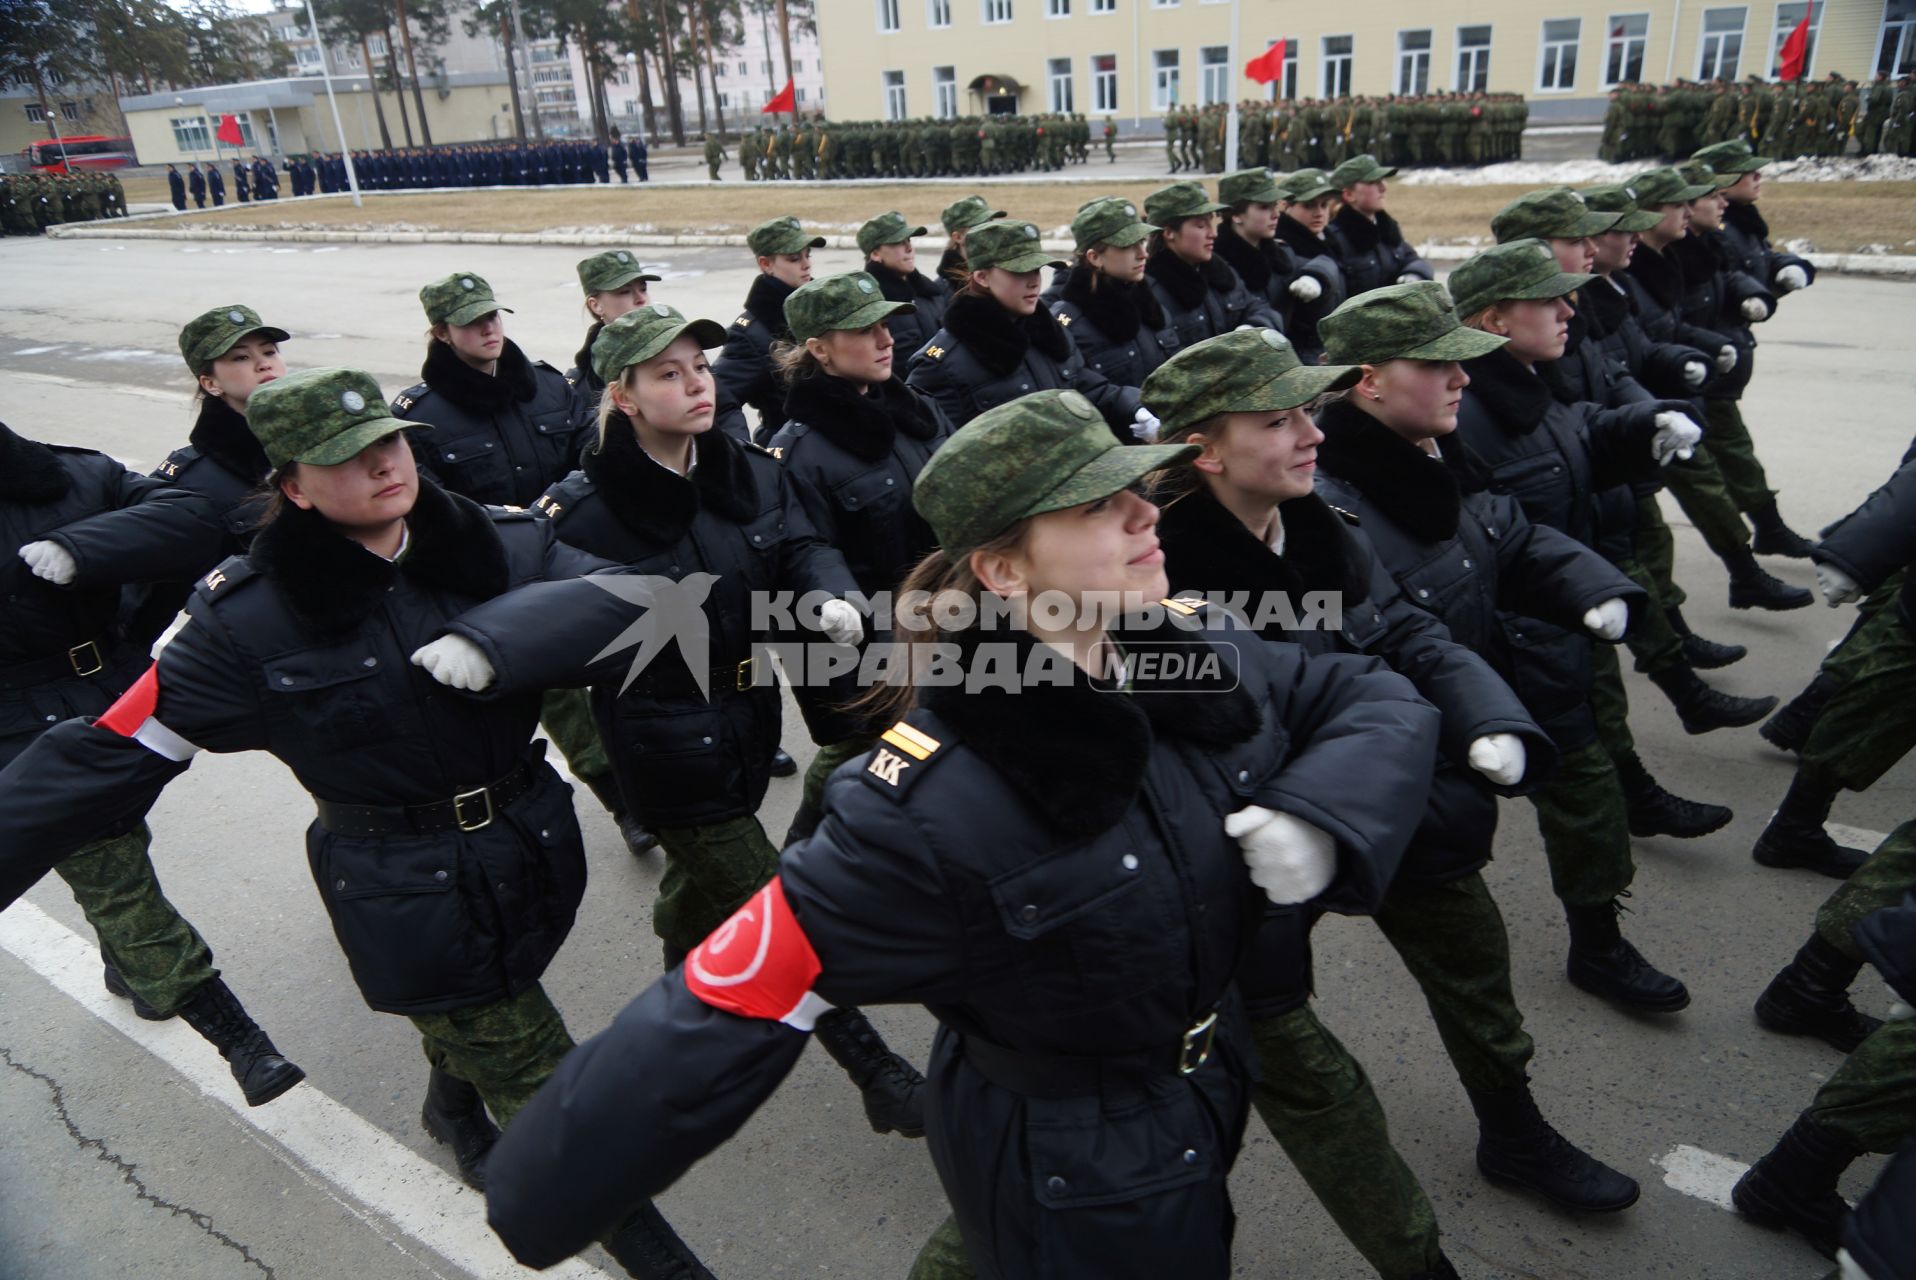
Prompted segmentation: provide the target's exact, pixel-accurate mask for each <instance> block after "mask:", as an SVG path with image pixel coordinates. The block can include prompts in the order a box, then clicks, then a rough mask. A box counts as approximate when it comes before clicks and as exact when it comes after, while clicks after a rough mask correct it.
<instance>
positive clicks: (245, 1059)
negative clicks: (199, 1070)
mask: <svg viewBox="0 0 1916 1280" xmlns="http://www.w3.org/2000/svg"><path fill="white" fill-rule="evenodd" d="M179 1012H180V1016H181V1017H182V1018H184V1019H186V1023H187V1025H188V1026H190V1027H192V1028H193V1030H195V1031H197V1032H199V1033H200V1034H201V1035H202V1036H204V1037H206V1040H207V1043H209V1044H211V1045H212V1046H213V1047H214V1048H215V1049H218V1050H219V1051H220V1057H222V1058H225V1059H226V1064H227V1065H228V1066H229V1067H231V1068H232V1069H233V1079H235V1080H237V1081H238V1082H239V1087H240V1092H241V1093H243V1094H245V1095H246V1105H247V1106H249V1107H263V1106H265V1105H266V1104H267V1103H269V1102H271V1101H272V1100H273V1099H274V1098H277V1097H279V1095H280V1094H282V1093H285V1092H286V1091H287V1090H288V1089H290V1088H292V1087H293V1086H294V1085H296V1084H298V1083H299V1082H300V1081H301V1080H304V1079H305V1078H306V1073H305V1072H304V1071H301V1070H300V1069H299V1068H298V1067H296V1066H294V1065H293V1064H292V1063H290V1062H288V1061H287V1060H286V1059H285V1058H283V1057H281V1056H280V1052H279V1050H278V1049H275V1048H274V1047H273V1042H272V1041H271V1040H269V1039H268V1038H267V1036H266V1033H265V1032H264V1031H261V1030H260V1029H259V1024H258V1023H256V1022H254V1021H253V1020H252V1019H251V1018H249V1017H247V1016H246V1010H245V1009H244V1008H242V1007H241V1005H240V1002H239V997H238V996H235V995H234V994H233V993H232V992H231V991H230V990H228V989H227V986H226V984H225V983H224V982H222V981H220V980H219V979H218V978H214V979H213V980H212V981H211V982H203V983H201V984H200V985H199V987H198V988H197V989H195V990H194V992H193V994H192V996H191V998H189V999H188V1000H187V1002H186V1003H185V1004H183V1005H181V1006H180V1010H179Z"/></svg>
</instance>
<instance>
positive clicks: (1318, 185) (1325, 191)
mask: <svg viewBox="0 0 1916 1280" xmlns="http://www.w3.org/2000/svg"><path fill="white" fill-rule="evenodd" d="M1341 190H1343V188H1342V187H1339V186H1338V185H1337V184H1336V183H1335V182H1332V181H1331V180H1330V178H1329V177H1327V176H1326V175H1325V173H1324V171H1323V170H1322V169H1299V170H1298V171H1297V172H1296V173H1292V174H1286V175H1285V177H1284V178H1283V180H1282V181H1280V182H1279V183H1278V184H1277V192H1278V194H1279V195H1281V196H1283V197H1284V199H1286V200H1288V201H1289V202H1290V203H1292V204H1309V203H1310V202H1311V201H1313V200H1317V199H1320V198H1321V197H1323V196H1334V195H1336V194H1337V193H1338V192H1339V191H1341Z"/></svg>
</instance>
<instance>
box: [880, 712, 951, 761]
mask: <svg viewBox="0 0 1916 1280" xmlns="http://www.w3.org/2000/svg"><path fill="white" fill-rule="evenodd" d="M878 738H879V741H881V742H889V743H890V744H891V745H892V746H894V747H897V748H898V749H899V750H900V751H903V752H904V753H905V754H906V755H908V756H910V757H911V758H912V759H914V760H929V759H931V754H932V752H934V751H936V750H938V748H939V746H940V745H941V744H940V743H939V741H938V739H936V738H934V737H932V736H931V735H930V734H928V733H926V732H925V731H924V730H923V729H918V728H914V727H913V726H912V725H910V724H907V723H906V722H905V721H903V720H900V721H899V722H898V723H897V724H895V725H893V726H892V727H891V728H889V729H887V730H885V731H884V732H883V733H881V734H879V735H878Z"/></svg>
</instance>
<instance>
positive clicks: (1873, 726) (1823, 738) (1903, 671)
mask: <svg viewBox="0 0 1916 1280" xmlns="http://www.w3.org/2000/svg"><path fill="white" fill-rule="evenodd" d="M1899 612H1900V604H1898V603H1894V602H1886V603H1885V604H1884V605H1882V606H1881V607H1879V608H1877V609H1876V610H1875V611H1874V612H1873V613H1871V614H1870V616H1869V618H1868V619H1867V620H1866V621H1865V622H1864V623H1863V624H1862V625H1861V626H1860V627H1858V628H1856V629H1855V630H1854V631H1852V632H1851V633H1850V635H1849V636H1848V638H1847V639H1845V640H1844V641H1843V643H1842V644H1841V645H1839V646H1837V648H1836V650H1835V652H1833V653H1831V654H1830V655H1829V656H1828V657H1827V658H1825V659H1824V660H1823V670H1824V671H1825V672H1826V673H1828V674H1829V675H1831V676H1833V677H1835V678H1836V679H1837V680H1838V681H1839V682H1840V687H1839V688H1838V689H1837V691H1836V694H1835V696H1834V697H1832V698H1831V699H1830V701H1829V704H1828V705H1827V706H1825V707H1824V708H1823V712H1822V714H1821V715H1819V716H1818V717H1817V718H1816V727H1815V728H1814V729H1812V730H1811V731H1810V736H1809V740H1808V741H1807V742H1805V743H1804V744H1803V750H1802V753H1801V756H1800V759H1801V762H1802V767H1803V768H1804V769H1813V770H1816V771H1818V772H1820V773H1821V774H1823V775H1824V776H1825V777H1827V778H1829V779H1831V780H1833V781H1835V782H1837V783H1839V784H1841V785H1842V786H1843V787H1844V788H1845V789H1846V790H1850V791H1863V790H1866V789H1868V788H1869V787H1870V785H1871V784H1873V783H1874V782H1875V781H1876V780H1877V779H1878V778H1880V777H1882V776H1883V774H1884V773H1885V772H1887V771H1888V769H1889V767H1890V766H1891V765H1893V764H1895V763H1896V762H1897V761H1898V760H1901V759H1902V758H1903V757H1904V756H1905V755H1907V754H1909V750H1910V748H1911V747H1912V746H1916V635H1912V634H1911V633H1910V630H1909V628H1908V627H1906V626H1904V625H1903V623H1902V621H1901V619H1900V618H1899V617H1898V616H1897V615H1898V613H1899Z"/></svg>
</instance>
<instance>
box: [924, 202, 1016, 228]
mask: <svg viewBox="0 0 1916 1280" xmlns="http://www.w3.org/2000/svg"><path fill="white" fill-rule="evenodd" d="M1004 216H1005V211H1004V210H1003V209H994V208H992V207H991V206H990V205H988V204H986V203H985V198H984V197H983V196H966V197H965V198H964V199H962V200H954V201H952V202H951V203H950V204H948V205H946V206H945V211H944V212H943V213H942V214H940V215H939V216H938V220H939V221H940V222H942V223H944V224H945V230H946V231H947V232H951V231H969V230H970V229H971V228H973V227H982V226H984V225H985V224H986V223H987V222H993V221H995V220H997V219H999V218H1002V217H1004Z"/></svg>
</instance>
